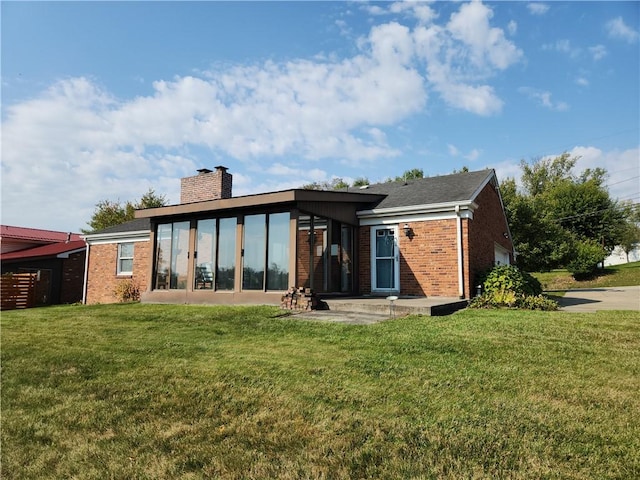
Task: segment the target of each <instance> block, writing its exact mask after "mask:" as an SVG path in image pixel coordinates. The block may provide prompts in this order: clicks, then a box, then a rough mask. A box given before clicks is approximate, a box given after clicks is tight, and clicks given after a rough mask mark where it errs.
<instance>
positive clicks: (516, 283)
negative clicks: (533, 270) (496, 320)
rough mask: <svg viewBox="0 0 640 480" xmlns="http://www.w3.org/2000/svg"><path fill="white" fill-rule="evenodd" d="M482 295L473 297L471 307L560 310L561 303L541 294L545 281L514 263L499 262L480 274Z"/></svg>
mask: <svg viewBox="0 0 640 480" xmlns="http://www.w3.org/2000/svg"><path fill="white" fill-rule="evenodd" d="M480 284H481V285H482V292H483V293H482V295H481V296H479V297H475V298H474V299H472V300H471V303H470V307H472V308H500V307H511V308H522V309H526V310H557V309H558V304H557V303H556V302H555V301H553V300H550V299H548V298H546V297H544V296H543V295H542V285H541V284H540V282H539V281H538V280H537V279H536V278H535V277H533V276H531V275H529V274H528V273H526V272H523V271H522V270H520V269H519V268H518V267H515V266H513V265H499V266H497V267H494V268H492V269H491V270H489V271H488V272H486V273H485V274H484V275H482V276H481V279H480Z"/></svg>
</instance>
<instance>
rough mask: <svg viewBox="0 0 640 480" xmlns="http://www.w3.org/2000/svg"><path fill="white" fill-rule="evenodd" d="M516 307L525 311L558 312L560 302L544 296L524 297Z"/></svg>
mask: <svg viewBox="0 0 640 480" xmlns="http://www.w3.org/2000/svg"><path fill="white" fill-rule="evenodd" d="M516 306H517V307H518V308H522V309H524V310H543V311H546V312H549V311H554V310H558V302H556V301H555V300H551V299H550V298H547V297H545V296H544V295H537V296H533V295H529V296H526V297H522V298H520V299H518V302H517V304H516Z"/></svg>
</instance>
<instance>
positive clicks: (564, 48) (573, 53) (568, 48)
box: [542, 39, 582, 58]
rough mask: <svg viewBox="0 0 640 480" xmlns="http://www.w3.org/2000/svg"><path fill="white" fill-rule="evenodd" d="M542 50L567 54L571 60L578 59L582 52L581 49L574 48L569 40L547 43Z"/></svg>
mask: <svg viewBox="0 0 640 480" xmlns="http://www.w3.org/2000/svg"><path fill="white" fill-rule="evenodd" d="M542 49H543V50H551V51H556V52H560V53H565V54H567V55H569V56H570V57H571V58H578V57H579V56H580V54H581V52H582V50H581V49H580V48H579V47H573V46H572V45H571V41H570V40H567V39H561V40H557V41H556V42H555V43H545V44H544V45H542Z"/></svg>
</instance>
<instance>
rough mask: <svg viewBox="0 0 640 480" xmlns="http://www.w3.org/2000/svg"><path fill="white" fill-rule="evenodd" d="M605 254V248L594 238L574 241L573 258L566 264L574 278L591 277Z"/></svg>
mask: <svg viewBox="0 0 640 480" xmlns="http://www.w3.org/2000/svg"><path fill="white" fill-rule="evenodd" d="M606 256H607V253H606V252H605V249H604V248H603V247H602V245H600V244H599V243H598V242H596V241H594V240H581V241H579V242H576V247H575V252H574V253H573V258H572V259H571V261H570V262H569V264H568V265H567V270H569V272H571V274H572V275H573V278H575V279H576V280H585V279H588V278H590V277H593V276H594V274H595V273H596V271H597V269H598V263H599V262H601V261H603V260H604V258H605V257H606Z"/></svg>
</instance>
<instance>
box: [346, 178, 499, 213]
mask: <svg viewBox="0 0 640 480" xmlns="http://www.w3.org/2000/svg"><path fill="white" fill-rule="evenodd" d="M492 175H494V171H493V170H491V169H488V170H478V171H475V172H462V173H454V174H451V175H442V176H439V177H427V178H419V179H415V180H408V181H406V182H403V181H399V182H387V183H377V184H374V185H369V186H368V187H367V188H366V189H361V190H359V191H361V192H363V193H364V192H366V193H378V194H383V195H386V197H385V198H384V199H383V200H381V201H380V202H379V203H378V204H376V205H375V206H374V207H373V208H375V209H385V208H400V207H409V206H414V205H434V204H441V203H451V202H463V201H470V200H473V198H472V197H473V195H474V194H475V193H476V192H477V191H478V189H479V188H480V186H482V184H483V183H484V182H485V181H486V180H487V178H488V177H490V176H492ZM349 191H354V188H349Z"/></svg>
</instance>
